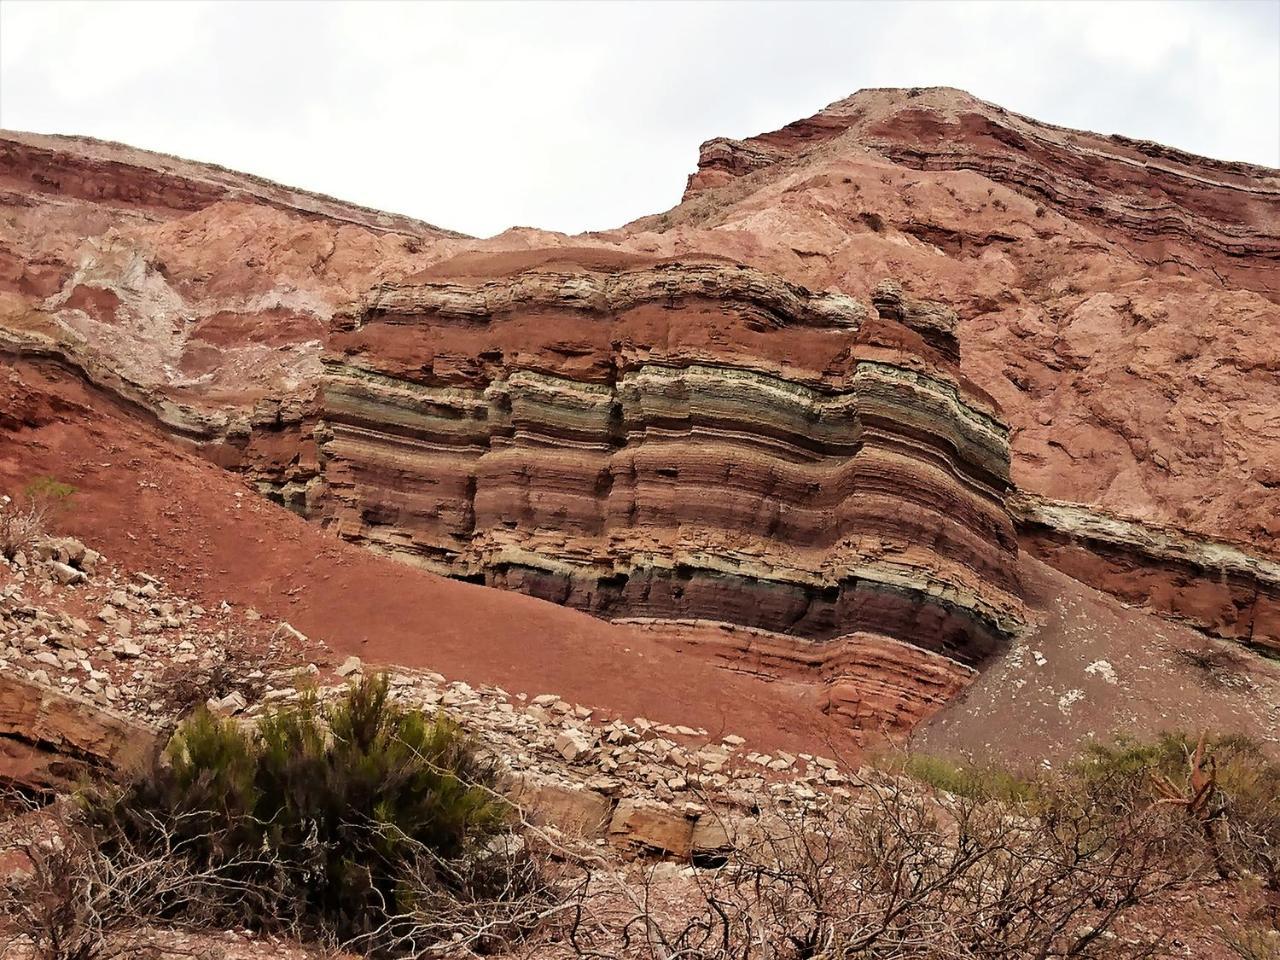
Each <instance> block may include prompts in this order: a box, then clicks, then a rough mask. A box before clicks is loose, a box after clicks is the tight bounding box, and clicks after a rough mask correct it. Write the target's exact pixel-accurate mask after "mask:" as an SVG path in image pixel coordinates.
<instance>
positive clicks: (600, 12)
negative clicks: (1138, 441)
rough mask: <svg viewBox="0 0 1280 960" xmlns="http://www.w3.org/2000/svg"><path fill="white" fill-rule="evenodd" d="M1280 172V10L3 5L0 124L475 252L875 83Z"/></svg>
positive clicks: (660, 200)
mask: <svg viewBox="0 0 1280 960" xmlns="http://www.w3.org/2000/svg"><path fill="white" fill-rule="evenodd" d="M929 85H947V86H955V87H962V88H964V89H966V90H969V91H970V92H972V93H974V94H976V95H978V96H979V97H982V98H983V99H986V100H991V101H994V102H996V103H999V104H1001V105H1002V106H1005V107H1008V108H1010V109H1013V110H1016V111H1018V112H1020V113H1026V114H1030V115H1031V116H1034V117H1036V118H1038V119H1042V120H1047V121H1050V122H1053V123H1057V124H1062V125H1066V126H1072V127H1083V128H1086V129H1091V130H1097V131H1099V132H1102V133H1125V134H1128V135H1130V136H1135V137H1142V138H1147V139H1151V140H1158V141H1161V142H1164V143H1167V144H1171V145H1174V146H1177V147H1181V148H1184V149H1187V150H1191V151H1194V152H1196V153H1202V154H1207V155H1209V156H1213V157H1220V158H1225V159H1230V160H1249V161H1253V162H1255V163H1262V164H1267V165H1270V166H1280V0H1243V2H1210V3H1196V2H1189V0H1183V2H1174V3H1156V2H1139V3H1133V4H1129V3H1087V2H1082V3H1051V2H1030V3H1025V4H1019V3H1009V2H996V3H961V2H942V3H930V2H901V3H878V2H876V3H873V2H866V3H843V4H842V3H796V2H792V3H783V4H772V3H726V4H721V3H711V2H693V3H656V4H648V3H632V4H622V3H611V4H604V3H600V4H587V3H567V4H550V3H548V4H535V3H519V4H512V5H507V4H500V3H484V4H470V5H451V4H443V3H441V4H425V3H372V2H356V3H351V4H343V3H337V2H328V3H317V4H314V5H313V4H305V3H251V4H249V3H246V4H241V3H233V2H225V0H224V2H214V3H195V2H185V3H154V2H144V3H110V2H101V0H98V2H90V3H85V4H80V3H72V2H37V0H0V126H3V127H7V128H11V129H19V130H34V131H39V132H42V133H78V134H89V135H92V136H95V137H100V138H103V139H109V140H119V141H123V142H125V143H129V144H132V145H134V146H138V147H146V148H149V149H153V150H160V151H163V152H165V153H173V154H177V155H179V156H184V157H189V158H192V159H197V160H207V161H212V162H215V163H220V164H222V165H224V166H227V167H232V168H234V169H238V170H244V171H248V172H251V173H256V174H259V175H262V176H266V177H270V178H272V179H274V180H279V181H283V182H285V183H288V184H291V185H294V186H299V187H305V188H308V189H312V190H319V191H322V192H324V193H329V194H333V195H335V196H338V197H341V198H343V199H346V200H352V201H355V202H358V203H363V204H367V205H369V206H372V207H378V208H382V209H386V210H394V211H396V212H400V213H406V214H410V215H412V216H416V217H420V218H421V219H423V220H427V221H430V222H432V223H436V224H439V225H441V226H446V227H452V228H454V229H458V230H463V231H465V232H467V233H473V234H477V235H481V236H487V235H490V234H493V233H496V232H498V231H500V230H502V229H504V228H506V227H508V226H512V225H521V226H538V227H546V228H550V229H557V230H566V231H571V232H576V231H580V230H587V229H600V228H607V227H613V226H617V225H619V224H622V223H624V222H626V221H628V220H631V219H634V218H635V217H638V216H642V215H644V214H647V213H655V212H658V211H660V210H664V209H666V208H668V207H670V206H672V205H673V204H675V203H676V202H678V200H679V198H680V193H681V191H682V189H683V187H684V182H685V177H686V175H687V174H688V173H689V172H690V171H692V169H693V168H694V165H695V162H696V159H697V151H698V145H699V143H701V142H702V141H703V140H706V139H708V138H710V137H713V136H734V137H743V136H749V135H751V134H754V133H759V132H761V131H764V130H771V129H775V128H777V127H779V126H782V125H783V124H785V123H788V122H790V121H792V120H796V119H799V118H801V117H805V116H808V115H810V114H812V113H814V112H816V111H817V110H819V109H820V108H822V107H823V106H825V105H826V104H827V103H829V102H831V101H833V100H838V99H841V98H842V97H845V96H847V95H848V94H850V93H852V92H854V91H855V90H858V89H860V88H862V87H884V86H929Z"/></svg>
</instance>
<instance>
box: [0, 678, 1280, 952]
mask: <svg viewBox="0 0 1280 960" xmlns="http://www.w3.org/2000/svg"><path fill="white" fill-rule="evenodd" d="M492 776H493V775H492V771H491V770H489V769H488V768H487V767H486V765H485V764H483V763H482V762H481V761H479V760H478V759H477V758H476V756H475V754H474V753H473V752H472V751H471V749H470V747H469V746H468V745H467V742H466V739H465V737H463V736H462V735H461V732H460V731H459V730H458V729H457V728H456V727H454V726H453V725H452V724H451V723H450V722H449V721H447V720H444V719H442V718H437V719H435V720H431V719H428V718H426V717H423V716H422V715H420V714H417V713H413V712H411V711H403V710H400V709H399V708H397V707H396V706H395V704H394V703H392V702H391V701H390V699H389V696H388V692H387V685H386V683H385V682H384V681H382V680H377V679H375V680H370V681H365V682H363V683H361V684H358V685H356V686H354V687H353V688H352V689H351V690H350V692H349V693H348V695H347V696H346V697H345V698H344V699H343V700H341V701H340V702H339V703H337V704H336V705H335V706H333V707H330V708H329V709H322V708H321V707H320V706H318V705H317V704H316V703H315V701H313V700H307V701H305V702H304V703H303V704H302V706H301V707H300V708H298V709H295V710H290V711H282V712H279V713H276V714H273V715H271V716H270V717H269V718H267V719H266V720H264V721H262V722H261V723H259V724H258V726H257V727H256V728H254V729H242V728H240V727H238V726H237V725H235V724H233V723H231V722H229V721H226V720H220V719H218V718H215V717H213V716H211V715H209V714H207V713H204V712H201V713H198V714H197V715H196V716H194V717H192V718H191V719H190V720H188V721H187V722H186V724H184V725H183V726H182V727H181V728H180V730H179V732H178V734H177V735H176V736H175V737H174V739H173V740H172V741H171V743H170V745H169V746H168V748H167V750H166V751H165V753H164V756H163V757H162V758H160V759H159V760H158V761H157V763H156V764H155V765H153V766H152V767H151V768H150V769H148V770H147V771H145V773H143V774H141V775H139V776H138V777H136V778H135V779H133V780H132V781H130V782H129V783H128V784H126V785H125V786H124V787H123V788H120V789H117V790H113V791H107V792H105V793H95V794H92V795H90V796H88V797H87V798H86V799H85V800H84V802H83V803H82V805H81V807H80V808H79V812H78V813H77V814H76V815H75V816H74V817H69V818H66V819H64V820H61V821H59V820H57V819H56V818H50V819H49V821H47V822H50V823H55V824H58V826H57V829H56V830H54V831H53V832H52V833H51V832H49V831H48V830H46V831H45V834H44V835H43V839H42V840H40V841H39V842H36V843H28V844H27V845H26V846H25V847H24V848H23V849H24V852H25V853H26V855H27V856H28V858H29V860H30V861H31V862H32V863H33V864H34V865H35V869H33V870H32V871H31V872H30V874H28V875H27V876H26V878H25V879H24V880H23V881H22V882H21V883H19V884H17V885H16V887H11V889H10V891H9V893H8V901H9V902H7V903H4V904H0V906H3V907H4V915H5V916H7V917H10V918H16V923H17V925H19V926H21V928H22V929H23V930H24V931H25V932H26V935H27V936H28V937H29V938H30V942H32V943H35V944H36V945H37V946H38V947H39V950H40V951H43V952H38V953H37V956H38V957H39V958H40V960H110V958H113V957H119V956H126V955H131V954H129V953H128V952H127V951H126V952H120V951H119V950H118V949H117V945H118V944H120V943H122V942H125V943H127V942H129V940H128V937H127V936H125V934H127V933H128V931H129V930H131V929H132V928H133V927H134V926H137V925H138V924H139V923H140V922H142V921H145V922H150V923H156V922H168V923H186V924H191V925H197V926H222V925H226V924H229V923H235V924H237V925H245V924H246V923H247V924H249V925H251V926H256V927H259V928H262V929H267V930H273V931H277V932H291V933H295V934H299V935H302V936H304V937H305V938H307V939H308V940H310V941H312V942H323V943H340V944H343V945H345V947H346V948H347V949H350V950H354V951H355V952H357V953H360V954H365V955H369V956H387V957H392V956H435V955H441V956H443V955H458V956H464V955H469V953H468V952H470V954H474V953H476V952H484V951H485V950H486V949H489V948H495V947H499V946H501V945H503V944H506V943H509V942H511V941H512V940H513V939H514V938H516V937H518V936H521V935H524V934H527V933H530V932H532V931H534V930H538V929H540V930H541V934H540V936H541V937H542V940H540V941H538V942H540V943H541V942H546V941H555V942H558V943H559V945H560V947H561V948H563V949H567V950H568V951H570V952H571V953H573V954H576V955H577V956H580V957H591V958H596V960H605V958H619V960H621V958H623V957H626V958H637V957H638V958H652V960H657V958H662V960H672V958H680V960H754V958H761V960H801V958H815V960H816V958H837V957H840V958H868V960H940V958H944V957H945V958H948V960H979V958H981V960H1026V958H1032V957H1035V958H1046V960H1047V958H1069V957H1070V958H1081V960H1087V958H1098V960H1103V958H1105V960H1124V958H1137V957H1149V956H1155V955H1159V953H1158V949H1159V948H1160V947H1161V946H1162V945H1163V943H1164V941H1165V937H1166V930H1165V929H1163V928H1162V926H1161V925H1160V924H1159V923H1158V922H1152V920H1151V917H1152V916H1153V914H1151V913H1149V912H1147V913H1143V914H1142V919H1141V922H1138V923H1129V922H1128V918H1129V917H1130V916H1131V915H1133V914H1134V913H1135V911H1139V910H1142V909H1144V908H1150V907H1157V906H1158V905H1159V904H1160V903H1161V898H1162V897H1164V896H1165V895H1166V894H1167V893H1169V892H1171V891H1173V890H1175V889H1177V888H1180V887H1186V886H1187V885H1192V884H1195V883H1199V882H1207V881H1209V880H1211V878H1212V877H1213V868H1215V867H1217V868H1219V870H1220V871H1221V870H1222V869H1223V868H1225V870H1226V873H1227V874H1228V875H1229V876H1230V877H1231V878H1232V879H1233V880H1234V879H1237V878H1241V879H1244V880H1245V882H1246V883H1247V884H1252V885H1254V887H1255V888H1261V889H1262V890H1264V891H1265V892H1266V896H1271V897H1272V900H1271V903H1272V904H1273V905H1274V903H1275V902H1276V901H1275V899H1274V892H1275V890H1276V886H1275V884H1276V881H1277V876H1276V872H1275V864H1276V850H1277V836H1278V835H1280V830H1278V827H1280V811H1278V810H1277V804H1280V765H1277V764H1275V763H1274V762H1272V761H1270V760H1268V759H1267V757H1266V756H1265V755H1264V753H1263V752H1262V750H1261V748H1260V747H1259V745H1258V744H1256V743H1254V742H1253V741H1250V740H1248V739H1247V738H1242V737H1235V736H1232V737H1203V738H1201V739H1199V740H1197V741H1192V740H1191V739H1190V738H1188V737H1186V736H1182V735H1168V736H1164V737H1161V738H1159V739H1158V740H1156V741H1153V742H1136V741H1118V742H1115V743H1111V744H1096V745H1093V746H1091V747H1089V748H1088V749H1087V750H1086V752H1085V753H1084V754H1083V755H1082V756H1081V757H1080V759H1079V760H1078V761H1077V762H1076V763H1074V764H1071V765H1070V766H1069V767H1067V768H1066V769H1064V770H1062V771H1060V772H1057V773H1048V772H1040V773H1038V774H1037V775H1035V776H1031V777H1023V776H1017V775H1014V774H1012V773H1009V772H1006V771H1001V770H999V769H997V768H994V767H985V768H972V767H966V766H964V765H961V764H956V763H953V762H950V761H947V760H943V759H940V758H936V757H928V756H915V757H908V758H906V759H904V760H899V761H896V762H894V763H892V764H891V765H890V771H889V772H886V773H883V774H880V773H878V774H875V775H872V776H870V777H861V778H857V779H855V781H854V782H853V783H852V784H851V787H852V790H851V799H848V800H844V801H840V802H836V803H832V804H830V805H825V806H818V807H816V808H805V807H797V806H789V805H786V804H773V805H769V804H766V805H765V808H764V809H762V810H761V811H760V815H759V817H758V819H757V820H756V821H754V822H752V823H750V824H746V825H743V824H739V825H738V827H736V828H734V829H733V832H734V834H735V843H734V844H732V849H731V850H729V851H728V852H727V853H726V854H725V856H724V857H723V859H722V860H718V861H717V866H716V867H715V868H713V869H704V870H699V871H697V872H696V873H695V874H693V875H691V876H690V877H689V878H688V879H687V880H682V881H680V885H679V887H678V889H679V891H680V892H679V894H678V895H677V898H676V900H675V901H672V900H671V899H669V895H668V894H667V893H664V892H663V891H662V890H661V889H660V887H661V881H658V880H656V879H655V875H654V874H653V873H651V872H649V873H646V874H644V875H643V877H642V878H641V879H640V880H638V881H637V880H636V879H635V876H634V875H631V876H628V875H627V874H626V873H625V872H624V871H622V870H621V868H620V867H618V866H617V865H616V864H611V863H610V862H608V861H607V860H605V859H603V858H601V857H599V856H595V855H592V854H583V853H581V852H574V851H573V850H570V849H568V848H565V847H563V846H558V845H556V843H555V842H554V841H552V840H548V838H547V837H546V836H545V835H544V834H542V833H540V832H537V831H535V832H534V833H533V834H531V835H530V839H531V840H533V841H534V842H535V843H536V844H537V847H538V849H539V850H551V851H554V852H556V853H557V854H558V855H559V856H561V857H562V858H563V860H564V861H565V864H566V865H567V866H566V867H565V869H566V870H569V871H571V872H572V871H576V873H577V876H578V882H577V883H576V885H574V886H573V888H572V890H570V889H569V888H568V887H566V886H564V885H552V884H550V883H548V882H547V880H546V879H545V878H546V877H547V876H548V870H549V868H548V866H547V863H546V861H545V860H540V859H538V858H537V857H534V856H532V855H530V854H529V853H526V852H525V841H524V838H522V837H520V836H517V835H514V834H511V833H509V832H507V830H506V827H505V824H506V823H507V821H508V814H509V811H508V810H507V808H506V805H505V804H504V803H503V802H502V801H499V800H497V799H495V796H496V795H495V794H494V793H493V792H492V790H490V789H489V788H488V786H487V784H490V783H491V782H492ZM913 780H915V781H920V782H923V783H924V784H927V785H928V786H929V787H931V788H932V789H921V788H920V787H919V786H918V784H917V783H913ZM1206 824H1210V825H1211V829H1206ZM539 856H541V854H540V855H539ZM19 888H21V889H19ZM1264 912H1265V911H1264ZM553 918H560V919H559V920H558V921H557V922H551V921H552V920H553ZM1276 922H1277V920H1276V917H1275V915H1274V914H1271V915H1269V916H1261V917H1259V916H1250V917H1246V918H1244V919H1243V920H1241V921H1239V922H1236V921H1233V922H1230V923H1227V922H1223V923H1222V924H1220V925H1219V926H1218V930H1219V933H1218V937H1219V939H1220V942H1221V944H1222V947H1223V949H1226V950H1230V951H1232V952H1233V953H1234V954H1235V955H1238V956H1239V957H1240V958H1241V960H1275V948H1276V944H1277V937H1278V936H1280V935H1278V934H1275V933H1273V932H1272V929H1273V928H1274V927H1275V925H1276ZM131 925H132V926H131ZM460 944H461V945H460ZM113 951H114V952H113Z"/></svg>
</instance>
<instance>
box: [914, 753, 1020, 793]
mask: <svg viewBox="0 0 1280 960" xmlns="http://www.w3.org/2000/svg"><path fill="white" fill-rule="evenodd" d="M900 769H901V771H902V772H903V773H905V774H906V775H907V776H909V777H911V778H912V779H915V780H919V781H921V782H922V783H927V784H929V785H930V786H932V787H936V788H937V789H939V790H945V791H946V792H947V793H953V794H955V795H956V796H958V797H968V798H969V799H972V800H1006V801H1010V802H1016V801H1020V800H1026V799H1028V798H1029V797H1030V796H1031V793H1032V784H1031V783H1030V782H1029V781H1027V780H1024V779H1022V778H1021V777H1018V776H1016V775H1014V774H1012V773H1010V772H1008V771H1007V770H1000V769H998V768H995V767H979V766H970V765H964V764H958V763H954V762H952V761H950V760H947V759H945V758H943V757H938V756H934V755H932V754H927V753H916V754H912V755H910V756H908V757H907V758H906V759H905V760H903V761H902V762H901V764H900Z"/></svg>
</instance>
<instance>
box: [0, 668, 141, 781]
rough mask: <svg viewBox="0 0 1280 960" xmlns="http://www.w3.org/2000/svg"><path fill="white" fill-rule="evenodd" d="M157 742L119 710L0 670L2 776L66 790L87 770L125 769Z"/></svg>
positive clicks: (107, 770) (4, 779)
mask: <svg viewBox="0 0 1280 960" xmlns="http://www.w3.org/2000/svg"><path fill="white" fill-rule="evenodd" d="M156 743H157V734H156V732H155V731H154V730H152V729H151V728H150V727H147V726H146V725H145V724H142V723H140V722H139V721H137V720H134V719H132V718H130V717H128V716H127V715H125V714H123V713H119V712H117V711H114V710H111V709H109V708H106V707H102V706H100V705H98V704H94V703H91V702H89V701H88V700H84V699H81V698H79V697H76V696H73V695H70V694H66V693H62V692H61V691H59V690H55V689H54V688H52V687H49V686H45V685H42V684H40V683H38V682H35V681H32V680H27V679H25V678H23V677H19V676H16V675H15V672H14V671H10V670H6V671H0V782H6V783H10V784H14V785H17V786H20V787H23V788H26V789H34V790H70V789H74V788H75V787H76V786H77V785H78V784H79V783H80V781H81V780H83V779H84V777H85V775H86V774H88V773H90V772H97V773H102V772H106V773H110V772H111V771H117V772H120V771H124V770H127V769H128V768H129V767H130V766H131V765H133V764H136V763H139V762H141V761H142V760H143V759H144V758H145V757H146V756H147V755H148V753H149V752H150V751H152V750H154V749H155V745H156Z"/></svg>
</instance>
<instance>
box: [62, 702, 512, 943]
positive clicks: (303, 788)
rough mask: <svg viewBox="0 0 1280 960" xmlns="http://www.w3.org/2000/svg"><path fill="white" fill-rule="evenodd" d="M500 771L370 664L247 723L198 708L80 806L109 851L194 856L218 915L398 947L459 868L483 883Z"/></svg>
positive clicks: (498, 825) (500, 815)
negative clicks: (402, 701) (137, 765)
mask: <svg viewBox="0 0 1280 960" xmlns="http://www.w3.org/2000/svg"><path fill="white" fill-rule="evenodd" d="M493 781H494V772H493V770H492V768H491V767H490V766H488V765H486V764H485V763H483V762H481V761H480V760H479V759H477V756H476V754H475V752H474V750H473V749H472V747H471V745H470V744H469V742H468V741H467V739H466V738H465V737H464V736H463V734H462V731H461V730H460V729H459V728H458V727H457V725H456V724H454V723H453V722H452V721H450V720H448V719H447V718H445V717H444V716H443V715H441V716H437V717H435V718H434V719H428V718H427V717H424V716H423V715H422V714H421V713H420V712H418V711H412V710H404V709H402V708H400V707H399V706H397V705H396V704H395V703H394V702H393V701H392V700H391V699H390V698H389V696H388V688H387V682H386V680H385V678H373V679H368V680H364V681H361V682H360V683H358V684H356V685H354V686H352V687H351V688H350V690H349V691H348V693H347V694H346V696H345V697H344V698H343V699H342V700H340V701H339V702H337V703H336V704H335V705H333V706H331V707H329V708H323V707H321V706H320V705H319V704H317V702H316V701H315V699H314V698H307V699H305V700H304V701H303V702H302V703H301V704H300V705H298V706H297V707H294V708H291V709H282V710H279V711H277V712H275V713H273V714H271V715H269V716H267V717H265V718H264V719H262V720H261V721H260V722H259V723H258V726H257V728H256V730H254V731H252V732H246V731H244V730H242V729H241V728H240V727H239V726H238V725H237V724H235V723H234V722H233V721H230V720H224V719H219V718H217V717H214V716H212V715H211V714H209V713H208V712H207V711H204V710H201V711H199V712H198V713H196V714H195V715H194V716H193V717H191V718H190V719H188V720H187V721H186V722H184V723H183V724H182V726H181V727H180V728H179V729H178V731H177V733H176V734H175V735H174V736H173V738H172V740H171V741H170V743H169V745H168V747H167V748H166V749H165V751H164V752H163V754H162V755H161V756H160V757H157V758H156V761H155V762H154V763H153V764H151V765H150V767H149V768H148V769H146V770H145V771H143V772H142V773H140V774H139V775H138V776H136V777H135V778H134V779H132V780H131V781H130V782H129V783H127V784H126V785H125V786H124V787H123V788H121V789H119V790H116V791H113V792H110V793H106V794H102V793H98V794H88V795H87V798H86V812H87V814H88V817H87V820H88V823H89V825H90V829H91V830H92V831H93V832H94V834H95V836H96V839H97V842H98V843H99V844H101V845H103V846H104V848H105V850H106V852H107V853H108V855H110V853H111V850H112V848H113V846H115V847H119V848H124V847H126V846H127V847H129V849H131V850H135V851H136V850H138V849H143V850H146V849H154V850H157V851H161V850H164V851H166V852H167V853H168V854H169V855H172V854H173V853H174V852H176V853H178V854H179V855H180V856H182V857H183V858H185V860H186V862H187V863H188V866H189V871H190V873H191V875H192V876H193V877H194V878H198V882H207V883H208V888H209V893H208V896H207V897H204V898H196V899H199V900H200V901H201V902H202V904H203V905H204V909H206V910H209V911H212V913H213V915H214V916H213V917H212V918H213V919H217V914H218V913H219V912H221V913H222V914H224V915H225V916H224V917H223V919H225V920H234V921H235V922H238V923H246V922H251V923H256V924H257V925H259V926H261V927H264V928H275V929H283V928H295V929H299V930H302V931H304V932H309V933H313V934H318V935H321V936H323V937H325V938H329V939H336V940H338V941H346V942H350V941H352V940H358V941H360V942H361V943H362V945H364V946H365V947H367V948H370V949H372V950H374V952H378V951H379V948H381V952H383V953H394V952H397V950H396V949H394V944H395V943H397V942H399V940H400V939H403V937H402V935H401V934H400V933H398V932H397V931H398V926H401V925H403V924H407V923H409V920H408V919H407V918H409V917H410V916H411V915H413V914H414V913H415V912H417V911H420V907H421V904H422V903H424V902H433V901H436V900H439V899H440V898H441V897H444V898H448V897H449V896H450V895H451V893H452V892H453V891H451V889H450V887H451V885H455V884H458V883H460V882H461V880H460V878H464V877H465V878H466V883H467V885H468V886H469V887H476V886H483V885H484V884H483V882H478V881H477V878H476V875H475V874H476V871H475V864H476V863H477V862H480V861H483V860H484V856H483V852H484V850H485V849H486V844H487V843H489V842H491V841H493V840H494V838H495V837H496V836H497V835H498V834H499V833H500V832H501V831H502V830H503V829H504V827H505V824H506V822H507V814H508V811H507V807H506V805H505V803H503V802H502V801H501V800H499V799H497V797H496V794H494V793H493V791H492V789H491V788H492V786H493ZM522 876H523V877H525V879H526V880H527V879H528V874H527V873H525V874H522ZM516 892H517V893H518V892H520V891H516ZM191 899H192V898H191V897H190V896H188V897H187V898H186V899H185V900H184V902H188V901H190V900H191ZM175 916H176V914H175ZM202 919H210V918H209V917H205V918H202Z"/></svg>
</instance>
